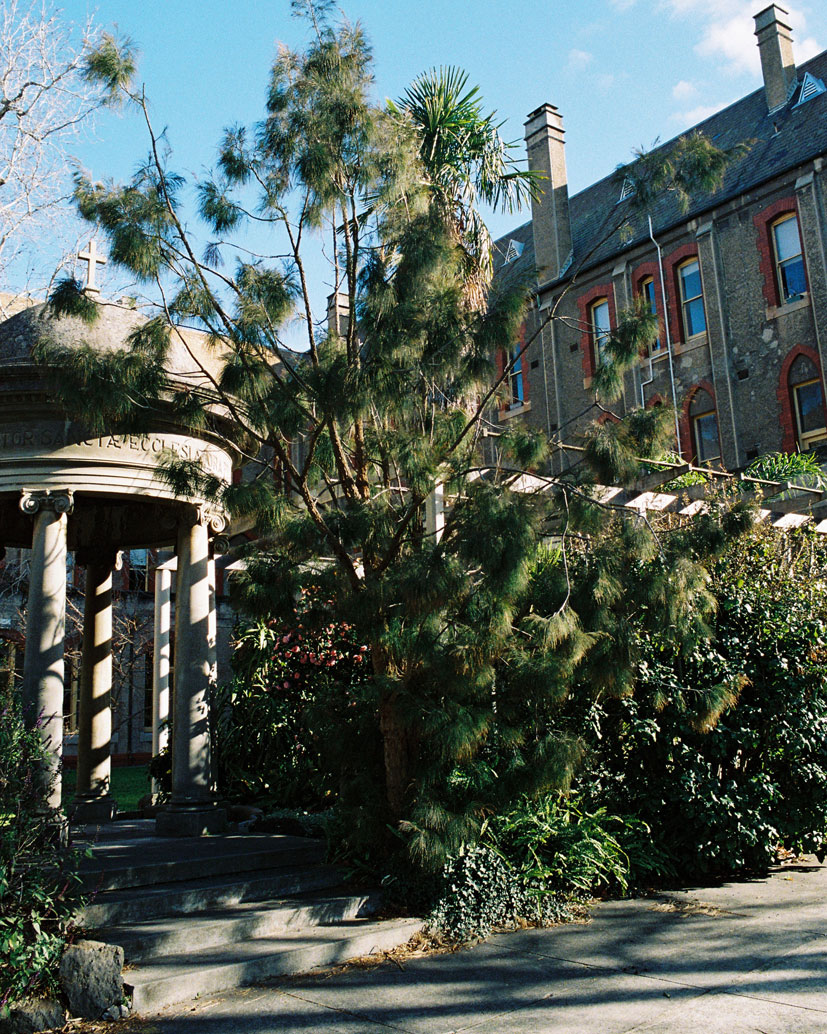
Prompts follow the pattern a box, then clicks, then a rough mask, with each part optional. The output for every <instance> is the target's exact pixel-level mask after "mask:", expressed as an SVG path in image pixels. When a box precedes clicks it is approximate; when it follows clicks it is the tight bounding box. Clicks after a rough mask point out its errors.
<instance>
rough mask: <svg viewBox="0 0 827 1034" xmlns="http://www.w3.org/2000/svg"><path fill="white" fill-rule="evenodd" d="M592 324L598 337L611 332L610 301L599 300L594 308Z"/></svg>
mask: <svg viewBox="0 0 827 1034" xmlns="http://www.w3.org/2000/svg"><path fill="white" fill-rule="evenodd" d="M592 324H593V325H594V332H595V334H596V335H597V336H598V337H605V336H606V335H607V334H608V333H609V329H610V328H609V303H608V302H598V303H597V305H595V306H594V308H593V309H592Z"/></svg>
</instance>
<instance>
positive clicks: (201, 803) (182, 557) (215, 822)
mask: <svg viewBox="0 0 827 1034" xmlns="http://www.w3.org/2000/svg"><path fill="white" fill-rule="evenodd" d="M207 520H208V518H206V517H205V516H204V515H202V514H201V513H198V514H197V515H196V514H193V515H192V516H191V517H190V518H189V519H186V520H184V521H182V522H181V524H180V525H179V529H178V576H177V580H176V593H175V676H174V686H173V698H172V799H171V801H170V804H169V807H168V808H167V809H166V810H165V811H163V812H161V813H159V815H158V818H157V821H156V826H157V831H158V832H159V833H160V834H162V835H167V836H200V835H201V834H202V833H217V832H220V831H221V830H222V829H224V828H225V826H226V813H225V812H224V811H223V810H222V809H219V808H216V807H215V804H214V802H213V800H212V795H211V791H210V729H209V694H210V685H211V679H212V674H213V670H214V665H215V645H214V642H213V643H211V642H210V625H211V619H210V578H209V531H208V527H207Z"/></svg>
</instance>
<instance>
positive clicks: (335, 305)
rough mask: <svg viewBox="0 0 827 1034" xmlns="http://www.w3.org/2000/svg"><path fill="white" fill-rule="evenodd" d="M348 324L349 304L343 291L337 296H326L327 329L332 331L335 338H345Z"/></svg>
mask: <svg viewBox="0 0 827 1034" xmlns="http://www.w3.org/2000/svg"><path fill="white" fill-rule="evenodd" d="M349 323H350V304H349V299H348V296H347V295H346V294H345V293H344V291H339V293H338V294H335V293H334V294H331V295H328V298H327V328H328V330H332V331H333V332H334V334H336V336H337V337H342V338H343V337H347V328H348V325H349Z"/></svg>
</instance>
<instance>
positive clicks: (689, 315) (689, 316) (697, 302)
mask: <svg viewBox="0 0 827 1034" xmlns="http://www.w3.org/2000/svg"><path fill="white" fill-rule="evenodd" d="M683 311H684V317H685V319H686V334H687V337H692V336H693V334H703V332H704V331H705V330H706V315H705V313H704V303H703V299H702V298H694V299H693V300H692V301H691V302H687V304H686V305H685V306H684V310H683Z"/></svg>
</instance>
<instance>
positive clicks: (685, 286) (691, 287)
mask: <svg viewBox="0 0 827 1034" xmlns="http://www.w3.org/2000/svg"><path fill="white" fill-rule="evenodd" d="M681 293H682V294H683V297H684V301H686V300H688V299H689V298H698V297H699V296H700V294H701V271H700V268H699V267H698V263H697V262H687V264H686V265H685V266H681Z"/></svg>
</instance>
